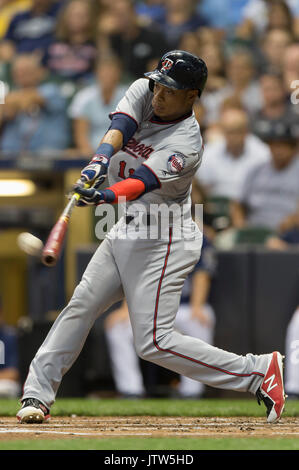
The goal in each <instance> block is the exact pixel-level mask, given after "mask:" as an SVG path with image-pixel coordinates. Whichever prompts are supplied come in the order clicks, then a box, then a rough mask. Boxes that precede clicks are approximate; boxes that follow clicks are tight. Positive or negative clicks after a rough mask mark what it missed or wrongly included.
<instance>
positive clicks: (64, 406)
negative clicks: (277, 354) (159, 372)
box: [0, 398, 299, 417]
mask: <svg viewBox="0 0 299 470" xmlns="http://www.w3.org/2000/svg"><path fill="white" fill-rule="evenodd" d="M18 409H19V403H18V402H17V400H8V399H0V416H15V414H16V412H17V410H18ZM74 414H75V415H77V416H198V417H204V416H207V417H217V416H219V417H225V416H253V417H259V416H261V417H263V416H265V407H264V406H263V405H262V406H258V404H257V402H256V400H255V399H254V398H253V399H249V400H248V399H239V400H237V399H233V400H227V399H202V400H169V399H147V400H118V399H106V398H105V399H88V398H86V399H82V398H78V399H77V398H70V399H69V398H60V399H58V400H57V401H56V402H55V404H54V405H53V407H52V408H51V415H52V416H71V415H74ZM284 416H294V417H296V416H299V401H297V400H292V401H289V402H287V403H286V407H285V412H284Z"/></svg>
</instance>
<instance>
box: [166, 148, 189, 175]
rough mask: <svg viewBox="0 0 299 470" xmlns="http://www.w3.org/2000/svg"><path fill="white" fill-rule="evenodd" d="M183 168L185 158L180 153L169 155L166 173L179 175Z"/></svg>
mask: <svg viewBox="0 0 299 470" xmlns="http://www.w3.org/2000/svg"><path fill="white" fill-rule="evenodd" d="M184 167H185V157H184V155H183V154H181V153H174V154H173V155H170V157H169V158H168V162H167V168H168V171H169V172H170V173H172V174H177V173H180V172H181V171H182V170H183V169H184Z"/></svg>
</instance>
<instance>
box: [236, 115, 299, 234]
mask: <svg viewBox="0 0 299 470" xmlns="http://www.w3.org/2000/svg"><path fill="white" fill-rule="evenodd" d="M264 139H265V140H267V142H268V144H269V146H270V150H271V160H270V161H268V162H265V163H262V164H260V165H259V166H257V167H256V168H254V169H253V171H251V172H250V174H248V175H247V178H246V180H245V182H244V185H243V188H242V192H241V196H240V197H239V198H238V201H236V202H235V203H234V204H233V211H232V219H233V225H234V226H235V227H236V228H243V227H246V226H247V227H265V228H268V229H270V230H273V232H275V231H276V232H279V231H280V230H282V229H284V227H285V224H287V223H288V221H289V220H290V218H293V217H294V216H295V214H297V211H298V204H299V184H298V181H299V158H298V154H297V141H298V135H296V134H295V133H294V131H293V128H292V126H290V125H288V124H284V123H283V122H279V123H278V124H273V126H272V128H271V129H270V130H269V133H268V135H267V137H266V135H265V136H264Z"/></svg>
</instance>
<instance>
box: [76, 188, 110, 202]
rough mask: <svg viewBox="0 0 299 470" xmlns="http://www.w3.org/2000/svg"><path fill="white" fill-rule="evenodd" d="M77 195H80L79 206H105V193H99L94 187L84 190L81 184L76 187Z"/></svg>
mask: <svg viewBox="0 0 299 470" xmlns="http://www.w3.org/2000/svg"><path fill="white" fill-rule="evenodd" d="M74 191H75V193H78V194H80V196H81V197H80V199H79V200H78V202H77V206H94V205H96V206H97V205H98V204H103V203H104V202H106V200H105V192H104V191H98V190H97V189H96V188H95V187H94V186H93V187H92V188H88V189H87V188H84V187H82V186H81V185H80V184H78V185H76V186H74Z"/></svg>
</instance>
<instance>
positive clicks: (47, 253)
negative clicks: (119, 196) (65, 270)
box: [41, 185, 89, 267]
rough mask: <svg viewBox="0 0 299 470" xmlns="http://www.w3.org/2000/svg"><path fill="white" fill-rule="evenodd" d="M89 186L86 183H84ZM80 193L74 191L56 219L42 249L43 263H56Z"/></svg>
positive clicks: (49, 264)
mask: <svg viewBox="0 0 299 470" xmlns="http://www.w3.org/2000/svg"><path fill="white" fill-rule="evenodd" d="M85 186H86V187H89V186H88V185H85ZM80 197H81V196H80V194H78V193H74V194H73V195H72V197H71V199H70V201H69V202H68V204H67V206H66V207H65V209H64V210H63V212H62V214H61V215H60V217H59V219H58V221H57V222H56V224H55V225H54V227H53V228H52V230H51V232H50V235H49V236H48V239H47V242H46V244H45V246H44V249H43V251H42V256H41V261H42V263H43V264H44V265H46V266H49V267H53V266H55V264H56V263H57V261H58V259H59V256H60V253H61V250H62V247H63V242H64V239H65V235H66V232H67V228H68V224H69V220H70V217H71V214H72V212H73V209H74V207H75V206H76V203H77V201H78V200H79V199H80Z"/></svg>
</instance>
